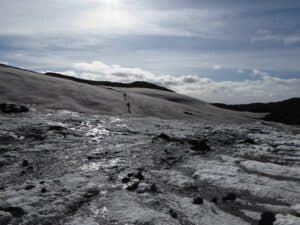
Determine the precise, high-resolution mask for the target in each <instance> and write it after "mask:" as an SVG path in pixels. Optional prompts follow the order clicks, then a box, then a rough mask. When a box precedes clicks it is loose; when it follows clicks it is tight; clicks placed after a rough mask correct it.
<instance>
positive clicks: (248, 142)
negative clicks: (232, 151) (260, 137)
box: [243, 138, 256, 145]
mask: <svg viewBox="0 0 300 225" xmlns="http://www.w3.org/2000/svg"><path fill="white" fill-rule="evenodd" d="M243 143H246V144H251V145H254V144H256V142H255V141H254V140H253V139H252V138H247V139H246V140H244V141H243Z"/></svg>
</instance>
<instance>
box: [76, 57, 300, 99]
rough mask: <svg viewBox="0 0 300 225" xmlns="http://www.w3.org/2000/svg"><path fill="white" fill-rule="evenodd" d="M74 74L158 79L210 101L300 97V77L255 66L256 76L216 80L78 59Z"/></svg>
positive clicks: (111, 79)
mask: <svg viewBox="0 0 300 225" xmlns="http://www.w3.org/2000/svg"><path fill="white" fill-rule="evenodd" d="M72 69H73V71H72V72H71V73H72V74H73V75H74V74H76V76H78V77H81V78H84V79H93V80H109V81H115V82H117V81H118V82H132V81H136V80H143V81H148V82H152V83H157V84H160V85H163V86H166V87H168V88H170V89H173V90H175V91H177V92H179V93H182V94H186V95H190V96H193V97H196V98H199V99H202V100H206V101H209V102H224V103H245V102H268V101H277V100H281V99H287V98H290V97H300V91H299V90H300V79H282V78H278V77H273V76H271V75H270V74H268V73H266V72H264V71H261V70H258V69H253V70H252V74H253V75H254V76H256V77H257V80H244V81H214V80H212V79H210V78H204V77H199V76H196V75H181V76H172V75H163V74H154V73H152V72H150V71H147V70H143V69H141V68H127V67H122V66H120V65H108V64H105V63H103V62H101V61H93V62H91V63H75V64H73V66H72Z"/></svg>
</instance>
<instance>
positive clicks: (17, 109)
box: [0, 103, 29, 114]
mask: <svg viewBox="0 0 300 225" xmlns="http://www.w3.org/2000/svg"><path fill="white" fill-rule="evenodd" d="M0 111H1V112H2V113H7V114H9V113H25V112H28V111H29V109H28V108H27V107H26V106H23V105H15V104H7V103H2V104H0Z"/></svg>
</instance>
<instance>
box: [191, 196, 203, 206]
mask: <svg viewBox="0 0 300 225" xmlns="http://www.w3.org/2000/svg"><path fill="white" fill-rule="evenodd" d="M193 203H194V204H196V205H202V204H203V198H201V197H196V198H194V199H193Z"/></svg>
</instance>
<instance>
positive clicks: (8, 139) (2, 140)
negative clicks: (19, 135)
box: [0, 134, 16, 145]
mask: <svg viewBox="0 0 300 225" xmlns="http://www.w3.org/2000/svg"><path fill="white" fill-rule="evenodd" d="M15 141H16V139H15V138H14V137H13V136H11V135H8V134H0V144H2V145H9V144H11V143H14V142H15Z"/></svg>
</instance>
